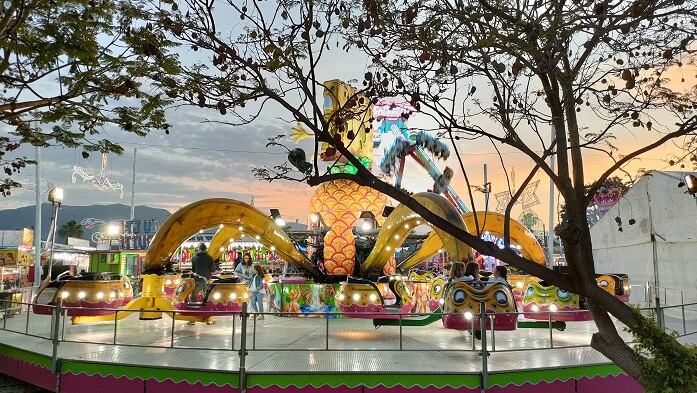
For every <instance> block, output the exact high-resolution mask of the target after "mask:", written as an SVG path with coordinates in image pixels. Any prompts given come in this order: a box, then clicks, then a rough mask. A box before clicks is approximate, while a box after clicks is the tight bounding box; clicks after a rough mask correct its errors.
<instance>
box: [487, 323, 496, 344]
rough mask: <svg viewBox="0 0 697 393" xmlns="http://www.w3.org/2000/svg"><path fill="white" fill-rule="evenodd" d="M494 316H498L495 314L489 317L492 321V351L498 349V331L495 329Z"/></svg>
mask: <svg viewBox="0 0 697 393" xmlns="http://www.w3.org/2000/svg"><path fill="white" fill-rule="evenodd" d="M494 318H496V316H494V315H492V316H490V317H489V321H490V323H491V350H492V351H495V350H496V331H495V330H494Z"/></svg>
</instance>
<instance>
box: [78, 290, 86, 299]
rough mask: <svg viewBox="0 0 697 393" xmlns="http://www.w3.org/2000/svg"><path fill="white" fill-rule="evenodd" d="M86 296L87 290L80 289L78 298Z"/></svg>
mask: <svg viewBox="0 0 697 393" xmlns="http://www.w3.org/2000/svg"><path fill="white" fill-rule="evenodd" d="M85 296H87V294H86V293H85V291H80V292H78V294H77V298H78V299H84V298H85Z"/></svg>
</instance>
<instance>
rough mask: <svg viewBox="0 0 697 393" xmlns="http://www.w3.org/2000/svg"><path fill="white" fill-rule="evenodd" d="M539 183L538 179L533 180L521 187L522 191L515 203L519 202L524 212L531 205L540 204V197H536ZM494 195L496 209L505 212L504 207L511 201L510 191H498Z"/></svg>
mask: <svg viewBox="0 0 697 393" xmlns="http://www.w3.org/2000/svg"><path fill="white" fill-rule="evenodd" d="M539 185H540V181H539V180H535V181H534V182H532V183H530V184H528V186H527V187H525V189H523V192H522V193H521V194H520V197H519V198H518V200H517V201H516V204H519V205H520V207H521V208H522V209H523V211H524V212H527V211H529V210H530V209H531V208H532V207H533V206H537V205H539V204H540V199H539V198H537V187H538V186H539ZM494 197H496V211H497V212H499V213H501V214H503V213H505V212H506V207H507V206H508V204H509V203H510V202H511V193H510V192H508V191H504V192H498V193H496V194H494Z"/></svg>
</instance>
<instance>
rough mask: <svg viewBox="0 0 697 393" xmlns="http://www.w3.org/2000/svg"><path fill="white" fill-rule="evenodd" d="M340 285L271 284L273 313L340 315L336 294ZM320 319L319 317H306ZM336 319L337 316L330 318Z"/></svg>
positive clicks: (270, 293)
mask: <svg viewBox="0 0 697 393" xmlns="http://www.w3.org/2000/svg"><path fill="white" fill-rule="evenodd" d="M339 286H340V285H339V284H314V283H303V284H289V283H283V284H281V283H279V282H272V283H269V306H270V308H271V311H278V312H290V313H300V314H312V313H338V312H339V310H338V309H337V307H336V304H335V303H334V294H336V292H338V290H339ZM306 316H313V317H320V316H319V315H306ZM329 317H330V318H336V317H337V316H336V315H332V316H329Z"/></svg>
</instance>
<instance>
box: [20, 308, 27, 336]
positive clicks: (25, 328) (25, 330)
mask: <svg viewBox="0 0 697 393" xmlns="http://www.w3.org/2000/svg"><path fill="white" fill-rule="evenodd" d="M20 308H21V307H20ZM24 334H29V313H28V312H27V322H26V323H25V325H24Z"/></svg>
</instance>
